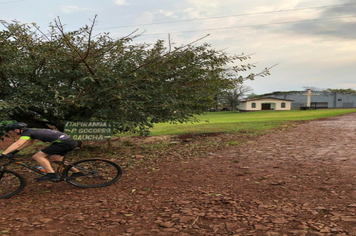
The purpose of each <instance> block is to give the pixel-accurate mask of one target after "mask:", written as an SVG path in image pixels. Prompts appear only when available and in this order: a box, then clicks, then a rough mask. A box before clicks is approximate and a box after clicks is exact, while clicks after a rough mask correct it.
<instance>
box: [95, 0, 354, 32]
mask: <svg viewBox="0 0 356 236" xmlns="http://www.w3.org/2000/svg"><path fill="white" fill-rule="evenodd" d="M351 5H356V3H350V4H338V5H325V6H316V7H302V8H292V9H284V10H277V11H265V12H254V13H246V14H238V15H229V16H216V17H206V18H197V19H188V20H177V21H165V22H157V23H149V24H139V25H125V26H114V27H107V28H100V29H96V30H107V29H118V28H128V27H138V26H149V25H162V24H172V23H181V22H190V21H202V20H213V19H222V18H229V17H238V16H252V15H261V14H271V13H280V12H289V11H301V10H309V9H321V8H330V7H339V6H351Z"/></svg>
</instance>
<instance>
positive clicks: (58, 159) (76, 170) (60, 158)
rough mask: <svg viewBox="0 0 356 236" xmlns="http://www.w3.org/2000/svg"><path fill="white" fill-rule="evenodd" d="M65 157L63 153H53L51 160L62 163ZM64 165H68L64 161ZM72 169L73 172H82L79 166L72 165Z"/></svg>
mask: <svg viewBox="0 0 356 236" xmlns="http://www.w3.org/2000/svg"><path fill="white" fill-rule="evenodd" d="M63 158H64V156H62V155H52V156H51V157H50V160H51V161H53V162H55V163H56V164H58V165H60V164H61V161H62V160H63ZM63 166H64V167H67V165H66V164H64V163H63ZM71 171H72V172H73V173H79V172H80V171H79V170H78V169H77V168H74V167H72V169H71Z"/></svg>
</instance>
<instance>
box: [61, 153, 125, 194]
mask: <svg viewBox="0 0 356 236" xmlns="http://www.w3.org/2000/svg"><path fill="white" fill-rule="evenodd" d="M73 167H74V168H76V169H77V170H79V171H80V172H82V173H84V176H81V177H77V178H71V175H72V174H73V173H74V172H73V171H72V168H73ZM121 175H122V169H121V167H120V166H119V165H118V164H116V163H115V162H112V161H109V160H105V159H85V160H81V161H77V162H75V163H73V164H69V165H68V166H67V167H66V168H65V169H64V171H63V177H64V179H65V180H66V181H67V182H68V183H70V184H72V185H74V186H77V187H82V188H100V187H105V186H108V185H110V184H113V183H115V182H116V181H118V180H119V179H120V177H121Z"/></svg>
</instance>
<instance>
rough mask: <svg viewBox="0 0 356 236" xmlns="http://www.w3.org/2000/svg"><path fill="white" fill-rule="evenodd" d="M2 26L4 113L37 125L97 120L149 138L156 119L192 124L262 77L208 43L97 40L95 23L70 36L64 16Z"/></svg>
mask: <svg viewBox="0 0 356 236" xmlns="http://www.w3.org/2000/svg"><path fill="white" fill-rule="evenodd" d="M1 23H2V25H3V26H5V30H2V31H0V53H1V54H0V109H1V114H2V115H6V116H7V118H8V119H12V120H17V121H24V122H28V123H29V124H30V125H31V126H34V127H40V126H43V125H44V124H45V123H46V124H51V125H54V126H56V127H57V128H58V129H60V130H63V128H64V122H65V121H69V120H70V121H89V120H93V119H95V120H105V121H111V122H113V124H114V126H115V128H116V129H117V130H118V131H121V132H126V131H130V132H141V133H142V132H145V131H147V130H148V129H149V128H150V127H151V126H152V124H154V123H156V122H186V121H189V120H191V119H192V117H193V115H194V114H200V113H202V112H204V111H206V109H207V108H209V107H211V106H212V105H213V104H214V102H215V100H214V96H215V95H216V94H217V93H218V92H219V91H220V90H221V89H226V88H230V87H231V86H232V84H234V83H236V81H238V82H242V81H243V80H244V79H254V76H255V75H254V74H249V75H247V76H245V77H243V76H241V75H240V73H241V72H243V71H247V70H248V69H249V68H251V65H249V64H247V65H236V62H239V63H242V62H243V61H245V60H247V59H249V57H248V56H245V55H239V56H236V55H232V56H231V55H228V54H227V53H226V52H224V51H218V50H215V49H213V48H211V46H210V45H208V44H201V45H198V44H197V42H193V43H191V44H187V45H182V46H179V47H173V46H172V44H170V43H168V45H167V43H166V42H164V41H163V40H157V42H156V43H154V44H153V45H149V44H133V40H134V39H135V37H136V36H137V35H133V34H132V35H129V36H127V37H124V38H120V39H113V38H111V37H110V36H109V34H107V33H103V34H100V35H96V36H95V37H94V35H93V28H94V26H95V19H94V20H93V23H92V25H89V26H88V25H87V26H85V27H82V28H80V29H78V30H76V31H69V32H67V31H65V29H64V27H63V25H62V23H61V22H60V19H57V20H55V21H54V23H53V24H52V25H51V26H50V29H49V32H46V33H44V32H42V31H41V30H40V29H39V28H38V27H37V26H36V25H35V24H33V25H27V24H21V23H19V22H11V23H8V22H5V21H2V22H1ZM231 65H232V66H231ZM267 73H268V71H267V69H266V70H265V71H263V74H267Z"/></svg>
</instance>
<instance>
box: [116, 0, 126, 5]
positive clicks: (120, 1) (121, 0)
mask: <svg viewBox="0 0 356 236" xmlns="http://www.w3.org/2000/svg"><path fill="white" fill-rule="evenodd" d="M113 2H114V3H115V4H116V5H129V4H128V3H127V2H126V0H113Z"/></svg>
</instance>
